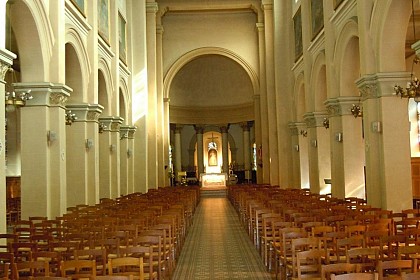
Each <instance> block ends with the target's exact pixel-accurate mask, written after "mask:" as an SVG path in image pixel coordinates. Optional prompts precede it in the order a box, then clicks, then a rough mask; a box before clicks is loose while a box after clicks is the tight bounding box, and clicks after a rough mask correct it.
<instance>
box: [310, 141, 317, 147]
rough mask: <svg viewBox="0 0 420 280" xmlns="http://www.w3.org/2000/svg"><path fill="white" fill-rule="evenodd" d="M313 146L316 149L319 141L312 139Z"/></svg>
mask: <svg viewBox="0 0 420 280" xmlns="http://www.w3.org/2000/svg"><path fill="white" fill-rule="evenodd" d="M311 144H312V147H314V148H316V147H317V146H318V141H317V140H316V139H312V141H311Z"/></svg>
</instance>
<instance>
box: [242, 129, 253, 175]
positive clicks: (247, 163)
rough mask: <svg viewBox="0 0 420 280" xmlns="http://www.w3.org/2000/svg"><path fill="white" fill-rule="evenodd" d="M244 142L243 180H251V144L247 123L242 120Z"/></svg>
mask: <svg viewBox="0 0 420 280" xmlns="http://www.w3.org/2000/svg"><path fill="white" fill-rule="evenodd" d="M241 126H242V132H243V135H242V136H243V143H244V166H245V180H251V145H250V142H249V124H248V123H247V122H244V123H242V124H241Z"/></svg>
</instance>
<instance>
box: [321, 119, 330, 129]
mask: <svg viewBox="0 0 420 280" xmlns="http://www.w3.org/2000/svg"><path fill="white" fill-rule="evenodd" d="M322 125H323V126H324V127H325V129H328V128H329V127H330V119H329V118H324V121H323V122H322Z"/></svg>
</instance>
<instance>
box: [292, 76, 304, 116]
mask: <svg viewBox="0 0 420 280" xmlns="http://www.w3.org/2000/svg"><path fill="white" fill-rule="evenodd" d="M293 96H294V110H295V121H303V115H304V114H305V113H306V101H305V100H306V98H305V76H304V74H303V73H300V74H299V75H298V76H297V78H296V82H295V89H294V95H293Z"/></svg>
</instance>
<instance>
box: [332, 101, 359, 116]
mask: <svg viewBox="0 0 420 280" xmlns="http://www.w3.org/2000/svg"><path fill="white" fill-rule="evenodd" d="M360 101H361V97H360V96H340V97H337V98H330V99H327V100H326V101H325V102H324V104H325V107H327V110H328V114H329V116H330V117H336V116H345V115H351V108H352V106H353V105H354V104H359V106H361V105H362V104H361V103H360Z"/></svg>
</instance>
